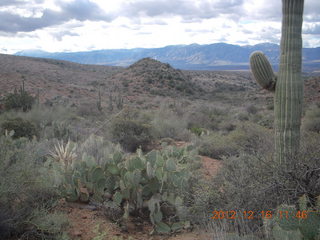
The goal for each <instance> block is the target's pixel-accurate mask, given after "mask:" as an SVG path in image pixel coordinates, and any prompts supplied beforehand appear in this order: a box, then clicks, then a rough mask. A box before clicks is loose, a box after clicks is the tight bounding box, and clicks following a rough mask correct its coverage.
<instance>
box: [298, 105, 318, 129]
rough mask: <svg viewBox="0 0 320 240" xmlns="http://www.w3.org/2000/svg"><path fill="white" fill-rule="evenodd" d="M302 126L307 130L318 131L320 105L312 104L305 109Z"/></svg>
mask: <svg viewBox="0 0 320 240" xmlns="http://www.w3.org/2000/svg"><path fill="white" fill-rule="evenodd" d="M302 128H303V129H305V130H307V131H312V132H316V133H320V107H317V106H314V107H312V108H310V109H308V110H307V112H306V115H305V117H304V119H303V121H302Z"/></svg>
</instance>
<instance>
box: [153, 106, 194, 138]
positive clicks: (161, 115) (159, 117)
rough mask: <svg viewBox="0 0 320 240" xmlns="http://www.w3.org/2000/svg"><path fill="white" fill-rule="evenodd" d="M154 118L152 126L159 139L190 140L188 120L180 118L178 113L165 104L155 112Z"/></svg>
mask: <svg viewBox="0 0 320 240" xmlns="http://www.w3.org/2000/svg"><path fill="white" fill-rule="evenodd" d="M152 116H153V119H152V121H151V124H152V127H153V132H154V135H155V137H156V138H157V139H161V138H172V139H175V140H180V141H181V140H184V141H188V140H189V139H190V133H189V131H188V129H187V119H185V118H184V117H183V116H179V115H178V113H176V112H174V111H173V110H171V109H169V107H168V106H167V105H165V104H163V105H162V106H161V107H160V109H158V110H156V111H155V112H153V114H152Z"/></svg>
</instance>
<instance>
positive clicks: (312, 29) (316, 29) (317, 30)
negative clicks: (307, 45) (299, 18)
mask: <svg viewBox="0 0 320 240" xmlns="http://www.w3.org/2000/svg"><path fill="white" fill-rule="evenodd" d="M303 33H304V34H315V35H320V23H318V24H315V25H313V26H309V27H306V28H305V29H304V30H303Z"/></svg>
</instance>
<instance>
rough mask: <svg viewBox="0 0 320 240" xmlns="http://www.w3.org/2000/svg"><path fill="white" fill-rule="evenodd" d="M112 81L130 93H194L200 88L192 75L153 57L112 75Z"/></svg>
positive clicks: (171, 94)
mask: <svg viewBox="0 0 320 240" xmlns="http://www.w3.org/2000/svg"><path fill="white" fill-rule="evenodd" d="M112 79H113V80H112V82H118V87H119V88H123V89H124V90H125V92H128V93H129V94H133V93H138V94H141V93H144V94H145V93H149V94H152V95H160V96H175V95H181V94H182V95H192V94H194V93H196V92H197V91H200V88H198V87H196V85H194V84H193V83H192V81H191V78H190V76H188V75H186V74H184V73H183V72H182V71H181V70H177V69H174V68H172V67H171V66H170V65H169V64H166V63H161V62H159V61H157V60H154V59H151V58H144V59H141V60H139V61H138V62H136V63H134V64H132V65H131V66H129V67H128V68H126V69H124V70H123V71H121V72H119V73H117V74H115V75H113V76H112Z"/></svg>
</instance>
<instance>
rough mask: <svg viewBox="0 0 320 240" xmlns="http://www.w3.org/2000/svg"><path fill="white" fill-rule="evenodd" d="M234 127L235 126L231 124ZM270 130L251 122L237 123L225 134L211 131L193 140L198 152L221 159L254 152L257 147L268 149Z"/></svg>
mask: <svg viewBox="0 0 320 240" xmlns="http://www.w3.org/2000/svg"><path fill="white" fill-rule="evenodd" d="M233 127H235V126H233ZM272 140H273V139H272V132H270V131H269V130H267V129H265V128H264V127H261V126H259V125H257V124H253V123H250V124H249V123H242V124H239V125H238V126H237V127H236V128H235V129H234V130H232V131H230V132H227V133H226V134H223V133H221V132H220V133H219V132H211V133H210V134H209V135H204V136H201V137H199V138H198V139H196V140H195V142H196V146H198V148H199V153H200V154H201V155H204V156H208V157H212V158H215V159H220V160H221V159H223V157H230V156H236V155H239V153H240V152H245V153H255V152H256V151H257V149H260V150H261V149H264V151H268V150H269V149H268V148H267V147H265V146H266V145H265V144H264V143H266V142H267V143H268V146H270V145H271V142H272Z"/></svg>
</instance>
